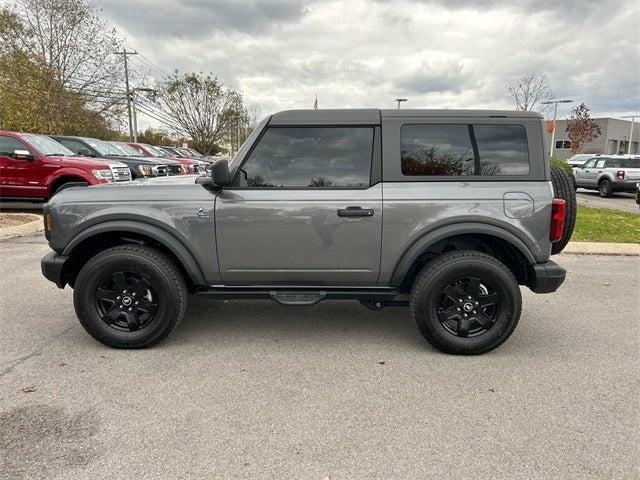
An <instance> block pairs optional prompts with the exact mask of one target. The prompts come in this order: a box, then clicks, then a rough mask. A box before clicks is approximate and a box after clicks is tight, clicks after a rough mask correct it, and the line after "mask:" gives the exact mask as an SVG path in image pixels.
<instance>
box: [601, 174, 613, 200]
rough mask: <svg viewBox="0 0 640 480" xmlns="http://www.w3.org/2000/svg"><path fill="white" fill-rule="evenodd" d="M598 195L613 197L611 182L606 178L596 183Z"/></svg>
mask: <svg viewBox="0 0 640 480" xmlns="http://www.w3.org/2000/svg"><path fill="white" fill-rule="evenodd" d="M598 195H600V196H601V197H602V198H609V197H613V188H611V182H610V181H609V180H607V179H606V178H605V179H604V180H601V181H600V183H599V184H598Z"/></svg>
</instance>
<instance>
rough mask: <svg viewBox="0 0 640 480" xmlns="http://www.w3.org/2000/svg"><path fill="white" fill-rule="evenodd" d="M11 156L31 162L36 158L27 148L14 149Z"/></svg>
mask: <svg viewBox="0 0 640 480" xmlns="http://www.w3.org/2000/svg"><path fill="white" fill-rule="evenodd" d="M13 158H15V159H16V160H27V161H28V162H33V161H34V160H35V159H36V156H35V155H33V154H32V153H31V152H30V151H29V150H14V151H13Z"/></svg>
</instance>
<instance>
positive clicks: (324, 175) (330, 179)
mask: <svg viewBox="0 0 640 480" xmlns="http://www.w3.org/2000/svg"><path fill="white" fill-rule="evenodd" d="M372 153H373V128H372V127H271V128H269V129H268V130H267V131H266V132H265V134H264V135H263V136H262V138H261V139H260V140H259V143H258V145H257V146H256V147H255V148H254V150H253V152H251V155H250V157H249V159H248V160H247V161H246V162H245V164H244V165H243V166H242V168H241V171H240V175H239V185H240V186H248V187H253V188H259V187H267V188H287V187H289V188H367V187H368V186H369V184H370V175H371V158H372Z"/></svg>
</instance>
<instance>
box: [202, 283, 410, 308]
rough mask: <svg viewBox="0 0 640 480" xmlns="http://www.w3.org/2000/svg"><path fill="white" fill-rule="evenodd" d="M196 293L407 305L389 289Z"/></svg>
mask: <svg viewBox="0 0 640 480" xmlns="http://www.w3.org/2000/svg"><path fill="white" fill-rule="evenodd" d="M197 293H198V294H199V295H201V296H203V297H206V298H212V299H236V300H265V299H266V300H275V301H276V302H278V303H280V304H282V305H289V306H308V305H314V304H316V303H318V302H320V301H322V300H360V301H375V302H382V303H383V304H386V305H390V306H391V305H404V304H405V302H406V303H407V304H408V296H407V295H406V294H405V295H402V294H400V293H399V292H398V291H397V290H395V289H393V288H323V289H318V290H315V289H308V287H307V288H306V289H305V288H295V287H283V288H278V287H269V288H259V287H208V288H203V289H200V290H198V292H197Z"/></svg>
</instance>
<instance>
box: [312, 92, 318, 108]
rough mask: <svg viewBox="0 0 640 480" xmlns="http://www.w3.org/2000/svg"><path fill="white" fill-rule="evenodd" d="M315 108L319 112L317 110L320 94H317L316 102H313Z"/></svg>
mask: <svg viewBox="0 0 640 480" xmlns="http://www.w3.org/2000/svg"><path fill="white" fill-rule="evenodd" d="M313 108H314V109H315V110H317V109H318V94H316V100H315V102H313Z"/></svg>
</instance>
